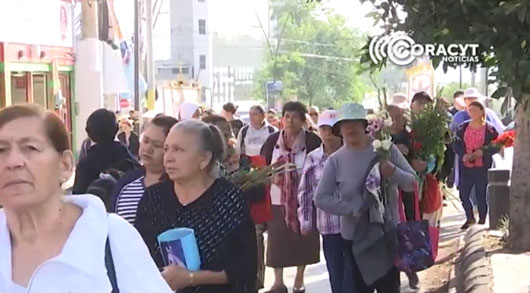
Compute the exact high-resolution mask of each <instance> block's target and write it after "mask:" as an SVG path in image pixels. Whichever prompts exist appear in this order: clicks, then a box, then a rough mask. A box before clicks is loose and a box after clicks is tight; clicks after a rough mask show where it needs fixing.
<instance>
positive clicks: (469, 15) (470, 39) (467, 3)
mask: <svg viewBox="0 0 530 293" xmlns="http://www.w3.org/2000/svg"><path fill="white" fill-rule="evenodd" d="M360 1H361V2H366V1H370V2H371V3H373V4H374V7H375V11H374V12H373V13H372V14H371V16H372V17H374V18H375V19H376V20H380V21H381V22H382V26H383V28H384V29H385V33H387V34H388V33H392V32H396V31H401V32H405V33H407V34H408V35H409V36H411V37H412V38H413V39H414V40H415V41H416V43H420V44H429V43H430V44H445V45H449V44H470V43H471V44H478V45H479V48H478V52H479V54H480V62H479V63H480V64H481V65H482V66H483V67H489V68H491V69H492V70H491V71H490V72H491V73H490V76H491V77H492V79H491V81H492V82H497V83H499V85H501V87H499V89H498V90H497V91H496V92H495V93H494V94H493V97H494V98H499V97H502V96H504V95H505V94H506V93H507V92H510V91H509V90H508V88H510V89H511V90H513V95H514V97H515V99H516V100H517V102H518V107H517V115H516V131H517V140H516V143H515V155H514V157H515V158H516V159H515V160H514V164H513V170H512V183H511V190H510V239H509V244H510V246H511V247H512V248H514V249H516V250H530V184H529V183H528V177H530V166H529V162H530V54H529V49H528V46H530V1H528V0H509V1H508V0H504V1H502V0H443V1H440V0H360ZM400 11H403V12H404V13H406V18H403V17H402V18H400V17H399V16H400ZM364 49H365V50H366V51H365V54H364V55H363V57H362V60H361V61H362V63H363V65H364V68H365V69H370V70H376V69H379V68H381V65H374V64H373V63H371V61H370V58H369V54H368V45H366V46H365V47H364ZM440 59H441V58H440V57H438V58H433V59H432V61H433V64H434V66H435V67H438V66H439V65H440ZM457 65H459V64H455V63H443V65H442V66H443V67H444V69H445V70H446V69H447V68H448V67H456V66H457ZM464 65H465V66H468V67H473V66H476V64H464Z"/></svg>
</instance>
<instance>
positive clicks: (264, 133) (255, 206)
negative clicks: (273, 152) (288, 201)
mask: <svg viewBox="0 0 530 293" xmlns="http://www.w3.org/2000/svg"><path fill="white" fill-rule="evenodd" d="M276 131H278V129H277V128H276V127H274V126H271V125H270V124H268V123H267V122H266V120H265V110H264V109H263V108H262V107H261V106H259V105H257V106H252V107H251V108H250V124H249V125H246V126H243V128H241V130H240V131H239V134H238V136H237V144H236V150H237V153H238V154H239V155H240V158H241V162H243V160H245V157H246V158H247V159H248V161H251V160H252V158H254V157H256V156H260V150H261V147H262V146H263V144H264V143H265V141H266V140H267V138H268V137H269V135H271V134H272V133H274V132H276ZM240 165H241V164H240ZM265 193H266V190H264V191H263V196H262V198H260V199H258V200H256V201H255V202H252V203H250V212H251V214H252V218H253V219H254V222H255V224H256V237H257V241H258V289H261V288H263V286H264V285H265V239H264V237H263V234H264V233H265V231H266V230H267V225H266V221H267V220H268V218H269V217H270V213H267V211H268V210H269V209H268V208H269V207H270V197H268V196H267V195H266V194H265Z"/></svg>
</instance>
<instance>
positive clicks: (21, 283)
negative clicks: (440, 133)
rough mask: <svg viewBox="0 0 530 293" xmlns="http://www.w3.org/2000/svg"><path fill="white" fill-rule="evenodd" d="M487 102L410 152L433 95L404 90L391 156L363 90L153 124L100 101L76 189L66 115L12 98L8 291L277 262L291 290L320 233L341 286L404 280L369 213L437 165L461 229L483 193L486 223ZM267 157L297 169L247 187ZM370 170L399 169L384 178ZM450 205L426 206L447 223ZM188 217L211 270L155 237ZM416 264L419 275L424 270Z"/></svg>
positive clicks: (3, 223) (182, 276) (195, 108)
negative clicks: (291, 272)
mask: <svg viewBox="0 0 530 293" xmlns="http://www.w3.org/2000/svg"><path fill="white" fill-rule="evenodd" d="M484 101H485V97H484V96H482V95H481V94H480V93H479V92H478V91H477V90H476V89H474V88H470V89H467V90H465V91H462V92H460V91H459V92H457V93H455V102H454V104H453V106H452V107H449V106H450V105H447V109H446V110H447V117H448V119H447V120H448V121H451V123H450V128H451V130H452V131H453V133H454V138H455V139H454V141H453V143H449V144H448V145H447V148H446V153H445V158H446V160H445V163H444V164H443V166H442V168H434V167H433V165H434V166H435V165H436V164H438V163H440V162H436V161H435V162H428V161H422V160H419V159H418V158H416V157H414V156H412V155H411V153H412V150H413V147H412V145H411V140H410V130H409V129H408V127H407V125H408V121H407V115H406V113H407V112H409V111H411V112H412V113H420V112H421V111H423V110H424V109H425V107H426V106H427V105H428V104H430V103H433V102H434V99H433V98H432V97H430V96H429V95H428V94H426V93H423V92H422V93H416V94H415V95H414V96H413V97H412V100H411V101H410V103H409V100H408V98H407V96H406V95H403V94H396V95H395V96H394V97H393V100H392V101H391V103H390V104H389V106H388V109H386V110H388V113H389V115H390V117H391V119H392V126H391V129H392V139H393V145H392V146H391V147H390V149H389V156H388V157H386V158H381V157H379V156H377V153H376V152H375V151H374V147H373V145H372V141H373V139H372V138H371V137H370V136H369V134H368V132H367V126H368V118H367V113H369V112H370V110H366V109H364V107H363V106H362V105H360V104H358V103H346V104H344V105H343V106H342V107H341V108H340V109H338V110H333V109H326V110H324V111H319V109H318V108H317V107H314V106H312V107H309V109H307V107H306V106H305V105H304V104H302V103H300V102H288V103H286V104H285V105H284V106H283V109H282V112H281V115H278V114H277V113H276V112H275V111H274V110H268V111H267V110H266V109H264V108H263V107H261V106H258V105H256V106H253V107H252V108H251V109H250V113H249V122H248V124H245V123H244V122H243V121H242V120H241V119H240V118H239V117H238V116H237V110H238V109H237V107H236V106H235V105H234V104H232V103H228V104H226V105H224V106H223V111H222V113H220V114H217V113H215V112H214V111H212V110H204V109H202V108H201V107H200V106H199V105H197V104H194V103H184V104H182V105H181V106H180V110H179V115H178V117H169V116H166V115H163V114H159V115H157V116H156V117H154V118H153V119H152V120H150V121H148V122H147V123H145V124H144V126H143V129H141V133H138V132H139V131H135V128H138V127H137V125H138V121H137V117H136V115H135V113H131V115H130V116H129V117H117V116H116V114H115V113H113V112H111V111H108V110H106V109H99V110H96V111H95V112H94V113H93V114H92V115H91V116H90V117H89V118H88V120H87V122H86V132H87V135H88V139H87V140H85V141H84V142H83V144H82V148H81V150H80V152H79V160H78V162H77V166H76V167H75V180H74V186H73V188H72V193H73V195H69V196H67V197H62V196H61V194H62V191H61V185H62V184H63V183H64V182H65V181H66V180H67V179H68V177H69V176H70V175H71V174H72V172H73V170H74V159H73V155H72V151H71V145H70V142H69V138H68V135H67V131H66V129H65V127H64V125H63V124H62V122H60V120H59V119H58V118H57V117H56V116H54V114H52V113H49V112H45V111H43V110H42V109H39V108H38V107H35V106H32V105H20V106H12V107H9V108H6V109H3V110H0V157H2V158H1V160H0V162H1V163H0V187H2V189H1V190H0V205H2V206H3V207H4V210H0V243H1V244H2V245H1V246H0V247H1V248H0V254H1V255H4V256H6V257H5V259H9V260H10V261H8V262H7V264H3V265H0V291H2V292H4V291H6V292H27V290H29V289H30V288H61V289H63V288H64V289H65V290H71V291H72V290H73V289H72V288H74V287H83V288H91V290H89V291H90V292H108V291H110V289H113V290H117V289H119V291H121V292H171V291H174V290H177V291H178V292H257V291H258V290H259V289H261V288H263V286H264V281H265V279H264V278H265V266H268V267H271V268H273V269H274V284H273V286H272V288H270V289H269V291H268V292H288V288H287V286H286V284H285V283H284V278H283V277H284V271H283V269H284V268H287V267H296V268H297V272H296V277H295V280H294V284H292V285H293V286H292V288H293V292H305V281H304V275H305V268H306V266H307V265H310V264H315V263H318V262H320V245H321V242H320V239H321V238H322V246H323V251H324V256H325V259H326V265H327V269H328V273H329V280H330V284H331V288H332V292H334V293H337V292H339V293H340V292H358V293H365V292H374V291H375V290H377V292H385V293H386V292H389V293H391V292H399V290H400V281H401V280H400V277H399V275H400V274H399V273H400V272H399V269H398V268H397V267H396V266H395V263H394V261H395V251H394V249H395V248H396V245H397V244H396V243H394V242H393V241H392V240H391V239H386V238H385V239H382V238H377V239H375V240H374V239H372V238H370V237H368V236H367V235H373V233H372V232H373V231H371V230H370V229H372V228H371V227H373V225H371V224H372V223H379V224H381V225H382V226H384V227H385V229H386V227H387V226H388V227H390V226H392V225H395V224H396V223H398V222H402V221H413V220H415V219H417V218H418V215H417V214H416V212H415V208H414V202H415V201H418V200H420V198H419V194H418V192H417V184H418V179H417V178H418V176H419V175H426V174H431V173H432V174H431V175H432V176H431V177H432V180H433V182H434V183H433V184H434V185H433V186H437V188H438V190H439V189H440V183H441V182H446V183H447V185H448V186H452V185H453V184H456V186H457V187H458V189H459V191H460V198H461V200H462V204H463V206H464V209H465V211H466V216H467V221H466V222H465V223H464V225H463V226H462V228H463V229H466V228H468V227H469V226H471V225H473V224H475V223H476V220H475V216H474V212H473V204H472V199H473V201H475V202H476V203H477V205H478V210H479V219H478V223H479V224H484V222H485V219H486V215H487V208H488V206H487V197H486V186H487V170H488V169H489V168H490V167H491V165H492V159H491V158H492V156H493V154H494V153H495V152H496V151H498V150H487V151H486V150H483V148H482V147H483V146H485V145H488V144H489V142H491V141H492V140H494V139H495V138H496V137H497V135H498V134H499V133H502V132H503V131H504V125H503V124H502V122H500V120H499V119H498V117H497V116H496V114H495V112H493V111H492V110H490V109H488V108H487V107H486V106H485V104H484ZM17 129H28V131H26V132H24V133H21V132H19V131H17ZM259 158H261V159H263V160H264V161H265V163H266V165H272V164H289V165H291V166H293V168H291V169H289V170H288V171H286V172H284V173H282V174H279V175H277V176H274V178H273V179H272V181H271V182H270V184H266V185H260V186H257V187H256V188H253V189H250V190H246V191H242V190H241V189H240V188H239V187H237V186H236V185H235V184H234V183H232V182H231V181H230V180H229V178H230V175H231V174H233V173H234V172H237V171H238V170H240V169H241V168H244V167H245V166H246V162H248V161H252V160H255V159H259ZM435 169H436V170H441V171H440V172H436V173H435V172H434V171H433V170H435ZM431 177H430V178H431ZM368 179H374V180H376V181H377V182H383V181H384V182H388V185H387V187H385V188H384V190H385V192H383V191H382V189H381V188H375V189H371V188H370V186H369V185H370V184H369V183H368V182H369V180H368ZM427 192H429V191H427ZM90 194H93V195H96V196H97V197H99V199H98V198H96V197H94V196H92V195H90ZM437 195H438V196H442V194H441V193H437ZM431 199H432V197H425V196H423V197H422V198H421V200H422V201H426V200H431ZM438 200H439V199H438ZM440 202H441V200H440ZM422 204H424V203H422ZM422 206H423V205H422ZM401 209H402V210H403V211H404V212H402V213H400V210H401ZM441 209H442V206H439V207H437V210H436V211H435V212H432V211H426V210H422V211H421V217H422V218H425V219H427V220H430V223H433V224H432V225H434V226H437V225H439V221H440V217H441ZM437 211H440V212H439V213H436V212H437ZM107 212H110V213H111V214H110V215H108V214H107ZM115 214H117V215H118V216H116V215H115ZM433 214H436V216H432V215H433ZM430 217H433V218H432V219H431V218H430ZM433 219H434V221H433ZM133 226H134V227H135V228H136V229H134V228H132V227H133ZM177 227H186V228H191V229H193V231H194V233H195V236H196V239H197V246H198V250H199V254H200V260H201V267H200V270H198V271H189V270H188V269H187V268H186V267H181V266H176V265H169V266H166V265H165V264H164V261H163V258H162V256H161V249H160V245H159V242H158V240H157V236H158V235H160V234H161V233H163V232H164V231H167V230H169V229H172V228H177ZM52 228H53V229H52ZM264 233H267V241H265V237H264ZM384 233H386V230H384ZM385 235H386V234H385ZM36 247H38V249H35V248H36ZM109 255H110V256H109ZM407 276H408V279H409V285H410V287H412V288H418V285H419V280H418V277H417V275H416V274H415V272H408V273H407ZM67 280H76V281H75V284H73V283H71V282H69V281H67ZM289 285H290V284H289ZM43 286H44V287H43ZM49 286H51V287H49ZM154 288H157V289H156V290H155V289H154ZM30 292H31V291H30ZM113 292H118V291H113Z"/></svg>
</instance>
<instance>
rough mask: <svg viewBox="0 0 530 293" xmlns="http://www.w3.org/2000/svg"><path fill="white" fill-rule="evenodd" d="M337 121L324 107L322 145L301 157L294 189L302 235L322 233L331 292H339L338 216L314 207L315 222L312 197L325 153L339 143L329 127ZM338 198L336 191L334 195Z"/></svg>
mask: <svg viewBox="0 0 530 293" xmlns="http://www.w3.org/2000/svg"><path fill="white" fill-rule="evenodd" d="M336 121H337V111H335V110H326V111H324V112H322V114H321V115H320V117H319V119H318V129H319V134H320V137H321V139H322V145H321V146H320V147H319V148H318V149H316V150H314V151H312V152H310V153H309V154H308V155H307V159H306V160H305V164H304V169H303V171H302V177H301V180H300V186H299V188H298V205H299V208H298V219H299V221H300V231H301V232H302V235H311V233H313V230H314V229H315V228H317V230H318V231H319V232H320V234H321V235H322V246H323V250H324V257H325V258H326V266H327V269H328V273H329V281H330V284H331V291H332V292H333V293H341V292H343V283H344V282H343V278H344V256H343V242H342V241H343V240H342V236H341V235H340V216H337V215H333V214H330V213H327V212H325V211H323V210H321V209H317V210H316V223H315V221H314V217H313V215H314V209H313V205H314V203H313V198H314V196H315V191H316V189H317V186H318V182H319V181H320V179H321V177H322V171H323V170H324V164H325V163H326V161H327V160H328V158H329V156H330V155H331V154H333V153H334V152H335V151H337V150H338V149H339V148H340V147H341V146H342V139H341V138H340V137H339V136H335V135H333V133H332V127H333V125H334V124H335V122H336ZM335 196H336V197H339V194H338V192H337V193H336V194H335Z"/></svg>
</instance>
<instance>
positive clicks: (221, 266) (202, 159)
mask: <svg viewBox="0 0 530 293" xmlns="http://www.w3.org/2000/svg"><path fill="white" fill-rule="evenodd" d="M164 148H165V155H164V165H165V167H166V171H167V174H168V176H169V179H170V180H167V181H164V182H161V183H158V184H155V185H153V186H151V187H149V188H147V190H146V192H145V196H144V197H143V198H142V199H141V201H140V204H139V206H138V214H137V218H136V228H137V229H138V231H140V234H141V235H142V237H143V238H144V241H145V242H146V243H147V246H148V247H149V250H150V252H151V255H152V257H153V259H154V260H155V262H156V264H157V265H158V267H160V268H163V272H162V275H163V276H164V278H165V279H166V280H167V282H168V283H169V285H170V286H171V288H173V289H174V290H178V292H201V293H208V292H212V293H213V292H215V293H223V292H226V293H229V292H242V293H245V292H255V290H256V273H257V272H256V266H257V264H256V262H257V252H256V245H257V244H256V232H255V229H254V224H253V222H252V219H251V217H250V213H249V210H248V207H247V204H246V202H245V200H244V198H243V195H242V193H241V190H240V189H239V188H238V187H236V186H235V185H233V184H232V183H230V182H229V181H227V180H226V179H224V178H216V177H214V176H212V174H211V173H212V169H213V168H214V166H215V165H216V164H217V162H218V160H219V159H220V158H222V157H223V153H224V142H223V137H222V134H221V133H220V131H219V129H218V128H217V127H216V126H213V125H207V124H205V123H203V122H200V121H184V122H180V123H178V124H176V125H175V126H174V127H173V128H172V129H171V131H170V132H169V135H168V137H167V139H166V143H165V146H164ZM179 227H185V228H191V229H193V230H194V232H195V237H196V239H197V246H198V249H199V255H200V260H201V268H200V270H199V271H196V272H189V271H188V270H186V269H185V268H182V267H177V266H175V265H169V266H166V267H164V265H165V264H164V261H163V258H162V254H161V250H160V245H159V244H158V241H157V236H158V235H160V234H161V233H163V232H165V231H167V230H169V229H173V228H179ZM150 292H154V291H153V290H151V291H150Z"/></svg>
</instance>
